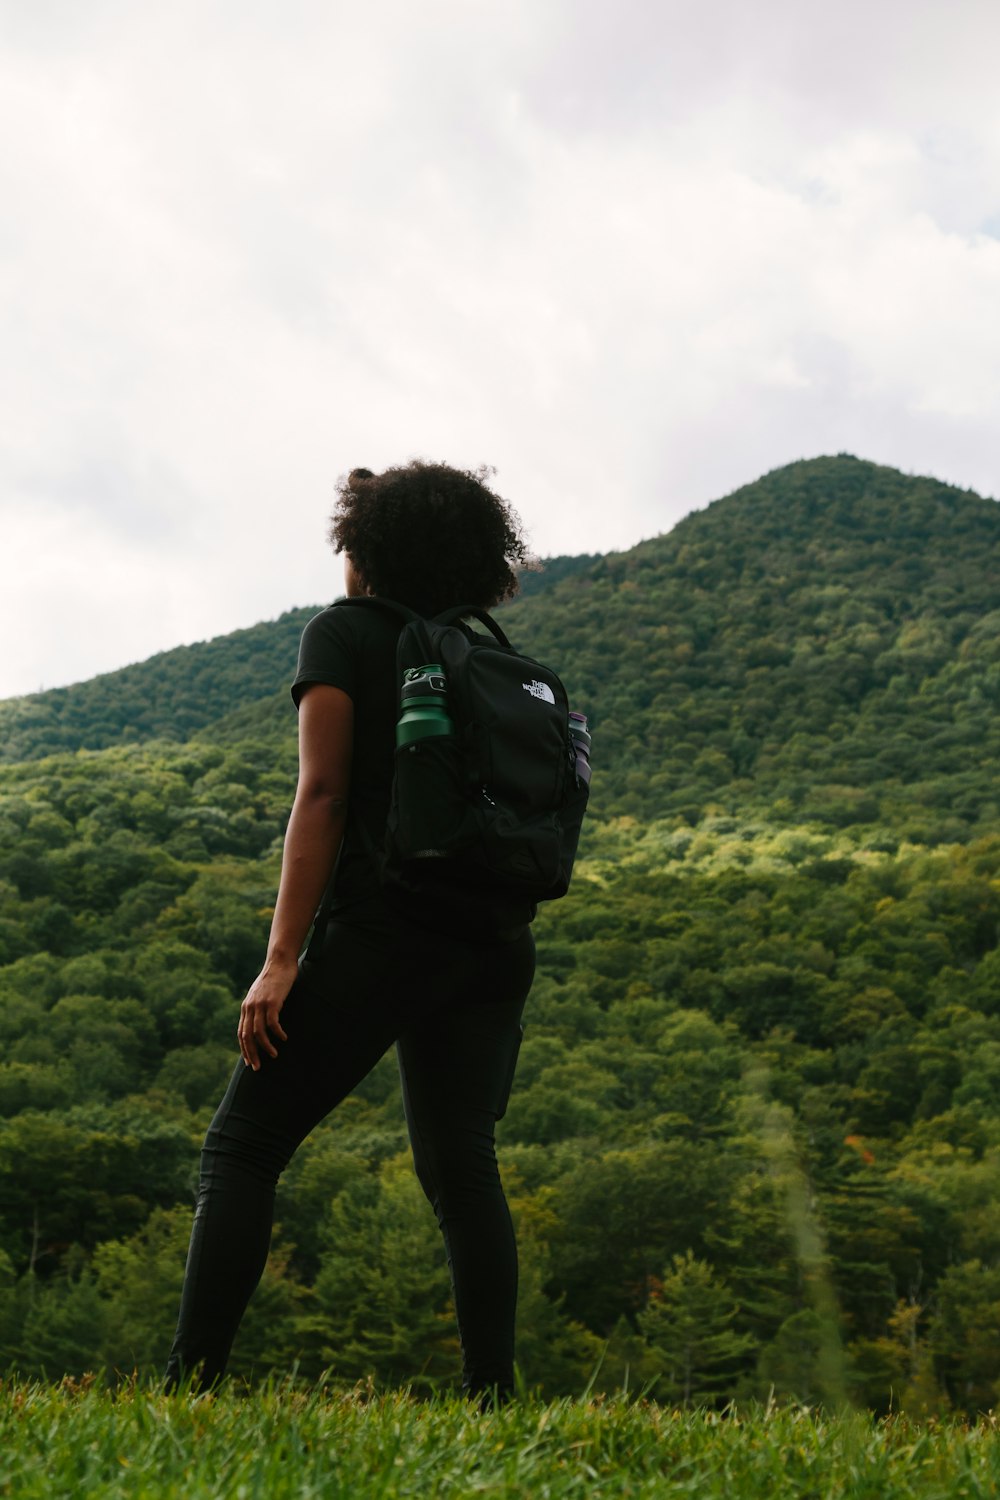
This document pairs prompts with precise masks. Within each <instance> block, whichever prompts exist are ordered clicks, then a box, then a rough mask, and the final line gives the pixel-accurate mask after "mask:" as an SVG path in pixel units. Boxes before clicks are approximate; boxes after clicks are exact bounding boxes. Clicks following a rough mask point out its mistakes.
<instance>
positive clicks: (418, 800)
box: [339, 596, 590, 907]
mask: <svg viewBox="0 0 1000 1500" xmlns="http://www.w3.org/2000/svg"><path fill="white" fill-rule="evenodd" d="M339 602H340V603H341V604H346V605H361V606H364V607H365V608H369V609H381V610H384V611H389V612H391V613H393V614H394V615H396V617H397V618H398V619H399V620H400V622H401V629H400V634H399V641H398V643H397V647H396V680H397V684H400V685H401V684H402V682H403V675H404V673H405V672H406V671H407V669H409V668H413V667H419V666H423V665H426V664H428V663H431V662H435V663H440V664H441V666H442V668H443V669H444V676H445V679H446V683H447V704H448V711H449V713H450V715H451V719H452V723H453V730H454V732H453V733H452V734H450V735H440V736H434V737H430V738H427V739H421V740H418V741H416V742H415V743H412V744H408V745H404V746H402V747H401V748H399V749H397V750H396V767H395V776H394V779H393V788H392V800H391V803H390V810H389V818H388V822H387V825H386V841H385V849H384V851H383V860H382V881H383V885H384V886H390V887H391V886H396V887H402V888H409V889H414V888H424V889H426V887H427V886H428V885H433V884H434V883H436V882H444V883H445V884H446V885H449V886H451V887H452V888H453V889H455V888H458V887H460V888H461V890H462V892H463V895H464V896H470V895H474V896H475V897H477V898H478V899H479V900H480V901H484V902H487V903H488V901H489V900H490V899H491V898H495V899H497V900H499V902H500V903H501V904H502V903H503V902H504V900H508V901H510V900H514V901H516V902H517V903H527V904H528V905H529V907H530V906H532V905H533V903H535V902H538V901H551V900H554V899H556V898H557V897H559V896H564V895H565V894H566V891H567V889H568V887H569V882H570V876H571V874H572V870H573V861H574V858H575V856H576V848H577V843H578V841H579V837H580V828H581V825H582V823H583V816H584V813H585V811H586V807H587V798H588V795H589V790H590V789H589V784H588V783H589V768H588V770H587V774H586V779H585V778H584V777H583V776H581V775H579V774H578V770H577V764H578V762H577V753H576V747H575V745H574V741H573V740H572V739H571V738H570V732H569V717H568V716H569V704H568V702H567V699H566V690H565V688H564V687H563V685H562V683H561V682H560V680H559V677H558V676H557V675H556V673H555V672H553V671H552V669H551V668H550V667H546V666H543V665H542V663H540V662H537V661H534V660H532V658H531V657H528V656H522V655H521V654H520V653H519V652H518V651H516V650H515V649H514V647H513V646H512V645H511V644H510V641H509V640H508V639H507V637H506V636H505V635H504V633H503V631H502V630H501V628H500V626H499V625H497V623H496V621H495V620H493V619H491V618H490V616H489V615H488V614H486V613H485V611H483V610H481V609H477V608H474V607H471V606H468V605H459V606H457V607H455V608H453V609H449V610H446V611H445V612H444V613H442V614H439V615H436V616H435V617H434V618H433V619H429V620H428V619H424V618H423V617H422V616H420V615H417V614H415V613H414V612H413V610H411V609H408V608H407V607H406V606H405V605H403V604H396V603H394V602H393V601H391V600H388V599H379V598H373V597H367V596H366V597H363V598H356V599H344V600H341V601H339ZM469 617H473V618H475V619H476V620H479V621H481V622H482V624H483V625H485V626H486V628H487V629H488V630H489V632H490V634H489V635H488V636H483V635H480V634H478V633H475V634H474V633H473V632H472V631H470V630H468V629H465V628H463V627H462V626H461V625H460V624H459V621H461V620H463V619H466V618H469Z"/></svg>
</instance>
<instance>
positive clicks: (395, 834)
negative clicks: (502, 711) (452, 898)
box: [389, 735, 468, 863]
mask: <svg viewBox="0 0 1000 1500" xmlns="http://www.w3.org/2000/svg"><path fill="white" fill-rule="evenodd" d="M467 810H468V798H467V797H466V794H465V786H464V771H463V766H462V759H461V756H460V754H459V751H458V748H457V745H456V742H455V739H454V737H453V736H452V735H435V736H432V737H429V738H428V739H425V740H417V741H416V742H415V743H414V744H412V745H402V746H400V748H399V749H397V751H396V794H395V805H394V807H393V810H392V817H391V818H390V824H389V827H390V833H391V838H392V842H393V843H394V845H395V848H396V854H397V856H398V858H399V859H400V860H401V861H403V862H404V863H408V862H410V861H412V860H439V859H451V858H453V857H454V856H455V855H456V854H457V853H458V852H459V851H460V850H461V848H462V845H463V843H464V842H465V841H466V840H467V838H468V832H467V828H466V824H467V821H468V811H467Z"/></svg>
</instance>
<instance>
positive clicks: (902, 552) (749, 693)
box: [508, 456, 1000, 841]
mask: <svg viewBox="0 0 1000 1500" xmlns="http://www.w3.org/2000/svg"><path fill="white" fill-rule="evenodd" d="M508 629H509V632H510V634H511V635H512V637H513V638H514V639H515V640H521V639H525V640H528V641H530V642H531V643H532V648H533V650H534V652H535V654H537V655H538V656H539V657H541V658H543V659H550V660H552V661H555V662H558V663H559V664H560V667H561V668H562V669H563V670H564V673H565V675H566V677H567V680H568V681H569V683H570V684H571V688H572V691H573V694H574V696H575V697H576V698H577V699H578V701H579V702H580V704H581V706H583V705H585V706H586V707H587V708H588V709H589V710H590V712H591V715H592V718H593V721H594V725H595V729H596V733H597V738H596V741H595V744H596V746H597V748H596V750H595V755H596V756H597V759H598V764H599V765H600V767H601V769H602V773H603V774H604V782H603V793H602V795H603V798H604V802H603V805H604V806H605V807H608V808H614V810H615V811H617V812H628V813H633V814H637V815H641V816H644V817H649V816H656V815H665V814H674V813H680V814H682V815H684V816H687V817H689V818H691V819H696V818H697V817H698V816H699V814H700V812H701V811H702V810H703V809H704V807H705V806H706V804H708V803H716V804H719V805H721V806H722V807H724V808H726V809H727V810H729V811H732V810H733V809H734V808H735V807H737V806H745V805H746V804H747V801H748V799H752V797H753V796H755V795H756V796H757V797H758V798H760V799H762V800H766V801H767V804H768V806H769V807H771V808H772V809H773V808H774V806H775V803H776V802H778V803H779V804H780V806H779V807H778V811H779V814H780V815H781V816H782V817H785V818H790V819H791V820H792V821H802V820H809V819H814V820H819V821H821V822H824V823H828V824H829V823H832V824H834V825H839V826H844V825H846V824H849V823H859V822H860V823H871V822H875V821H879V820H883V821H890V822H894V823H899V822H900V820H901V819H903V821H904V822H905V821H906V819H905V818H904V816H903V809H904V808H906V809H908V810H909V811H908V813H907V815H906V816H907V817H909V819H910V822H912V823H913V836H914V837H917V838H921V839H923V838H927V837H931V838H932V841H935V840H936V841H940V840H941V839H942V838H951V837H955V838H962V837H964V836H965V834H966V833H967V832H968V830H969V828H970V827H976V826H981V827H994V826H996V825H997V822H998V820H1000V813H998V808H997V803H996V798H995V796H994V794H993V793H992V792H991V791H990V786H991V783H992V778H993V776H994V774H995V767H996V765H997V763H998V759H1000V715H998V714H997V708H998V705H1000V506H998V505H997V504H996V502H995V501H992V500H987V499H984V498H982V497H981V496H979V495H975V494H973V493H971V492H969V491H962V490H958V489H955V488H953V487H951V486H948V485H945V484H941V483H939V482H937V481H935V480H931V479H920V478H911V477H908V476H906V475H903V474H901V473H899V472H897V471H896V470H894V469H888V468H881V467H878V466H877V465H875V464H871V463H865V462H862V461H860V460H858V459H855V458H850V457H847V456H841V457H837V458H827V459H814V460H810V461H805V462H801V463H795V464H790V465H788V466H787V467H786V468H782V469H778V470H775V471H774V472H773V473H771V474H768V475H766V476H765V477H764V478H763V479H760V480H758V481H757V482H756V483H755V484H751V485H748V486H746V488H744V489H741V490H738V491H737V492H736V493H735V494H733V495H730V496H728V497H726V498H725V499H723V500H719V501H717V502H716V503H715V504H713V505H710V506H709V507H708V508H707V509H706V510H704V511H700V512H698V513H696V514H693V515H690V516H688V517H687V518H686V519H685V520H683V521H681V522H680V524H679V525H678V526H676V527H675V528H674V530H673V531H671V532H670V533H669V534H667V535H665V536H661V537H657V538H655V539H653V540H651V541H647V542H643V543H641V544H640V545H639V546H637V547H634V548H633V549H632V550H631V551H629V552H625V553H621V554H617V555H611V556H609V557H606V558H604V559H602V560H601V561H599V562H597V563H596V564H594V565H593V566H592V567H591V568H589V569H588V570H586V571H585V572H584V573H582V574H581V575H578V576H577V577H575V578H572V579H567V580H565V581H564V582H561V583H559V584H557V585H556V586H555V587H554V588H553V590H552V591H551V593H549V594H547V595H544V596H542V597H540V598H537V599H526V600H524V602H523V603H517V604H515V605H513V606H512V607H511V611H510V617H509V620H508ZM915 805H916V806H917V808H918V811H917V812H916V813H914V812H913V809H914V806H915ZM919 808H925V809H926V814H925V813H924V812H921V811H919ZM911 815H912V816H911Z"/></svg>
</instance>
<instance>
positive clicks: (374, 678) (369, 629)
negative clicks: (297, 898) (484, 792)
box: [292, 604, 399, 905]
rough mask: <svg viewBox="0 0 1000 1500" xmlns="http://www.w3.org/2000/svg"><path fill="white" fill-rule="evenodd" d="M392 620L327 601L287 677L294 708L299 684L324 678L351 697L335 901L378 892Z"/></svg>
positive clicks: (392, 672) (390, 739)
mask: <svg viewBox="0 0 1000 1500" xmlns="http://www.w3.org/2000/svg"><path fill="white" fill-rule="evenodd" d="M398 637H399V622H398V620H396V619H394V618H393V616H392V615H390V614H389V613H388V611H382V610H378V609H354V608H350V609H348V608H339V609H338V607H337V606H336V605H335V604H331V605H330V607H329V608H328V609H324V610H323V612H322V614H318V615H315V616H314V617H313V619H311V620H310V621H309V623H308V625H307V626H306V628H305V630H304V631H303V632H302V639H301V641H300V643H299V663H298V669H297V670H296V673H295V680H294V682H293V683H292V697H293V699H294V700H295V706H296V708H297V707H298V705H299V702H300V701H301V698H302V690H303V688H304V687H305V686H306V685H307V684H308V683H310V682H325V683H328V684H329V685H330V686H331V687H337V688H340V689H341V690H342V691H343V692H345V693H346V694H347V696H348V697H349V698H350V700H351V702H352V703H353V704H354V753H353V757H352V762H351V790H350V803H349V808H350V813H349V817H348V823H347V830H346V832H345V835H344V846H343V849H342V850H341V854H340V862H339V864H338V866H337V883H336V893H337V900H338V905H339V904H340V903H341V902H343V903H350V904H354V903H355V902H357V901H360V900H364V899H365V898H367V897H372V896H374V895H376V894H377V892H378V889H379V877H378V862H377V855H378V851H379V850H380V849H381V847H382V841H383V838H384V837H385V821H386V818H387V816H388V813H389V796H390V792H391V790H392V776H393V751H394V748H395V742H396V741H395V735H396V715H397V712H398V707H397V705H398V695H397V690H396V641H397V639H398Z"/></svg>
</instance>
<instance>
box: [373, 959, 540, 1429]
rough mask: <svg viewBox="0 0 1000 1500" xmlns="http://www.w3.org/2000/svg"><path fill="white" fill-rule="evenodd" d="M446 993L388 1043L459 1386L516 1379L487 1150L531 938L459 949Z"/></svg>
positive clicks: (511, 1062) (503, 1217) (508, 1076)
mask: <svg viewBox="0 0 1000 1500" xmlns="http://www.w3.org/2000/svg"><path fill="white" fill-rule="evenodd" d="M447 973H448V980H449V987H450V989H451V992H452V994H453V995H454V998H450V999H449V1000H448V1001H447V1003H445V1004H444V1005H443V1006H442V1007H441V1008H440V1009H439V1010H436V1011H434V1012H433V1013H432V1014H430V1015H426V1016H424V1017H423V1018H421V1019H420V1021H419V1022H418V1023H417V1024H415V1025H412V1026H410V1027H408V1028H407V1029H406V1030H405V1031H404V1032H402V1033H401V1035H400V1038H399V1041H398V1042H397V1044H396V1049H397V1054H398V1057H399V1066H400V1076H401V1079H402V1085H403V1103H404V1107H405V1110H406V1120H407V1125H408V1126H409V1131H410V1140H411V1144H412V1147H413V1159H414V1165H415V1166H416V1170H417V1176H418V1177H419V1179H420V1183H421V1185H422V1187H423V1189H424V1192H425V1193H426V1194H427V1197H428V1198H429V1199H430V1201H431V1203H432V1205H433V1207H434V1211H435V1213H436V1214H437V1218H438V1223H439V1224H440V1226H441V1230H442V1233H443V1235H444V1241H445V1248H446V1251H447V1255H448V1265H449V1268H450V1270H451V1278H452V1287H453V1290H454V1296H455V1310H456V1314H457V1317H458V1325H459V1332H460V1335H461V1339H462V1363H463V1372H462V1374H463V1378H462V1385H463V1389H464V1390H465V1391H466V1392H468V1393H469V1394H470V1395H479V1396H481V1395H484V1394H488V1393H489V1392H491V1391H493V1390H496V1391H498V1393H499V1394H500V1397H501V1399H502V1398H503V1397H504V1396H506V1395H508V1394H509V1393H510V1392H511V1390H512V1388H513V1382H514V1314H515V1310H516V1304H517V1247H516V1244H515V1240H514V1229H513V1225H512V1224H511V1219H510V1211H509V1209H508V1207H507V1200H506V1198H505V1197H504V1192H503V1186H502V1184H501V1181H500V1173H499V1171H498V1168H497V1160H496V1153H495V1149H494V1129H495V1126H496V1122H497V1120H499V1119H500V1118H501V1117H502V1115H503V1113H504V1111H505V1109H506V1107H507V1100H508V1097H509V1095H510V1088H511V1083H512V1081H513V1076H514V1068H515V1065H516V1062H517V1052H518V1047H519V1045H520V1041H521V1014H522V1011H523V1009H524V1002H525V999H526V997H527V994H528V991H529V989H530V988H531V980H532V977H533V974H534V943H533V941H532V938H531V935H530V933H527V932H526V933H525V935H524V938H523V939H522V940H520V941H519V942H518V943H514V944H510V945H507V946H504V947H499V946H498V947H494V948H488V949H486V948H480V949H472V948H466V949H465V950H464V951H463V952H462V953H461V954H459V955H457V956H455V957H454V959H453V961H452V963H451V965H450V967H449V969H448V971H447Z"/></svg>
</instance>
